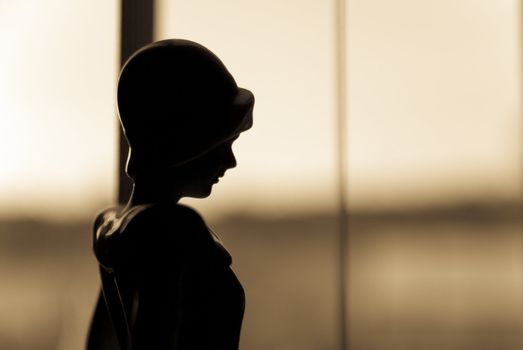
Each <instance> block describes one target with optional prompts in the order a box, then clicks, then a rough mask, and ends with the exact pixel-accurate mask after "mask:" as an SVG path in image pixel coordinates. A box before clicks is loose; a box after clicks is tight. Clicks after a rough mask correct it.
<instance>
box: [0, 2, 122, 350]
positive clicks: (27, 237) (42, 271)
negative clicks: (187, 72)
mask: <svg viewBox="0 0 523 350" xmlns="http://www.w3.org/2000/svg"><path fill="white" fill-rule="evenodd" d="M116 20H117V2H116V1H105V0H98V1H86V2H79V1H67V0H49V1H36V0H30V1H2V2H1V3H0V42H2V47H3V51H2V55H0V76H1V77H2V79H0V134H1V135H0V161H1V162H2V171H1V172H0V193H1V196H0V213H1V218H0V220H1V221H0V256H1V257H2V264H1V265H0V278H1V280H2V284H3V286H4V288H2V289H1V291H0V310H2V311H1V316H0V348H2V349H64V350H66V349H82V348H83V347H84V343H85V335H86V333H87V328H88V322H89V318H90V314H91V312H92V309H93V303H94V300H95V297H96V294H97V291H98V285H99V282H98V276H97V270H96V268H97V266H96V263H95V260H94V258H93V257H92V254H91V251H90V244H91V243H90V241H91V225H92V223H91V220H92V218H93V215H94V213H95V212H96V211H98V210H99V209H100V207H103V206H107V205H109V204H110V202H112V200H113V198H114V197H115V193H114V191H115V186H114V185H115V174H116V172H115V170H116V169H115V164H116V162H115V160H116V154H115V145H116V141H115V136H116V128H115V126H116V120H115V117H114V85H115V78H116V68H117V56H116V53H117V51H116V44H117V40H116V39H117V33H116V29H117V26H116V23H117V22H116Z"/></svg>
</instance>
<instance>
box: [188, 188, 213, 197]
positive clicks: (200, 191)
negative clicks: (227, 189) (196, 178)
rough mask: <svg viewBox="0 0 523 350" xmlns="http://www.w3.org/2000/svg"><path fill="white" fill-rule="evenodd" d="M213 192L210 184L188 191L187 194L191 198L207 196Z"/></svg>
mask: <svg viewBox="0 0 523 350" xmlns="http://www.w3.org/2000/svg"><path fill="white" fill-rule="evenodd" d="M211 193H212V185H211V186H208V187H206V188H199V189H198V190H197V191H192V192H191V193H188V194H187V195H186V196H187V197H191V198H200V199H203V198H207V197H209V196H210V195H211Z"/></svg>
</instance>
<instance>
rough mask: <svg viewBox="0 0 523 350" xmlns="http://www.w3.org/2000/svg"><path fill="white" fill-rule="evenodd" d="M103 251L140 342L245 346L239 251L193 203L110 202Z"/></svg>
mask: <svg viewBox="0 0 523 350" xmlns="http://www.w3.org/2000/svg"><path fill="white" fill-rule="evenodd" d="M95 232H97V239H96V241H95V252H96V254H97V257H98V259H99V261H100V263H101V264H102V265H104V266H105V269H106V271H111V273H114V275H115V276H116V278H117V282H118V286H119V289H120V294H121V296H122V299H123V304H124V309H125V312H126V314H127V315H128V322H129V324H130V329H131V334H132V342H133V349H152V348H157V349H177V350H185V349H199V350H236V349H238V343H239V335H240V328H241V323H242V318H243V310H244V292H243V288H242V286H241V284H240V283H239V281H238V279H237V278H236V276H235V274H234V273H233V271H232V270H231V268H230V265H231V256H230V255H229V253H228V252H227V250H226V249H225V248H224V247H223V245H222V244H221V241H220V240H219V238H218V237H217V236H216V235H215V234H214V233H212V231H210V230H209V229H208V228H207V226H206V225H205V223H204V222H203V220H202V219H201V218H200V216H199V215H198V214H197V213H196V212H194V211H193V210H192V209H190V208H188V207H185V206H180V205H173V206H169V207H159V206H141V207H134V208H131V209H130V210H128V211H126V212H125V213H119V212H118V210H116V209H114V210H107V211H105V212H104V213H102V214H101V215H100V217H99V218H98V219H97V222H96V223H95Z"/></svg>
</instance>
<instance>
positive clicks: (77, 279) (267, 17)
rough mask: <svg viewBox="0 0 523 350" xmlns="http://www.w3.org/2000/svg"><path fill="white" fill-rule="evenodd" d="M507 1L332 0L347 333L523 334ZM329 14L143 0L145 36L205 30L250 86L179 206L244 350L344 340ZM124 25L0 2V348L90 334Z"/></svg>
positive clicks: (439, 344)
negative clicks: (213, 256)
mask: <svg viewBox="0 0 523 350" xmlns="http://www.w3.org/2000/svg"><path fill="white" fill-rule="evenodd" d="M522 14H523V9H522V7H521V3H520V1H517V0H501V1H469V0H439V1H431V0H396V1H388V0H347V7H346V13H345V17H344V18H345V19H346V23H347V33H348V34H347V38H346V39H347V40H346V45H347V57H346V59H347V60H346V64H347V75H346V79H347V86H348V89H347V92H346V94H345V96H344V98H345V101H346V103H347V106H348V123H347V128H346V130H342V134H343V135H344V137H345V138H346V140H347V149H346V159H345V161H346V167H345V169H341V170H343V171H345V172H346V173H347V177H348V182H347V183H346V184H345V185H346V186H345V191H346V192H345V193H343V194H344V195H345V196H346V198H348V204H349V207H348V209H349V210H348V218H349V230H348V232H349V233H350V239H349V242H348V243H349V244H348V246H347V252H348V259H347V268H348V270H347V279H348V294H347V298H348V309H347V316H348V319H349V323H348V329H347V332H348V334H349V340H350V342H349V343H350V346H351V349H354V350H360V349H361V350H363V349H366V350H394V349H398V350H399V349H401V350H410V349H412V350H419V349H427V350H432V349H434V350H439V349H447V350H453V349H456V350H458V349H459V350H468V349H470V350H483V349H484V350H487V349H496V350H512V349H514V350H516V349H521V348H523V211H522V210H521V209H522V199H523V189H522V184H523V183H522V179H523V176H522V175H523V174H522V172H523V162H522V160H523V157H522V155H523V154H522V153H523V152H522V150H523V133H522V131H523V124H522V119H523V118H522V116H523V110H522V102H521V100H522V97H523V91H522V78H523V71H522V69H521V68H522V67H523V56H522V52H523V46H522V41H523V37H522V33H523V26H522V18H523V17H522ZM336 15H337V14H336V7H335V4H334V2H333V1H332V2H326V1H320V0H300V1H298V0H285V1H276V0H264V1H259V0H256V1H255V0H247V1H245V0H244V1H236V0H222V1H219V2H217V1H212V0H191V1H181V0H156V1H155V8H154V21H153V33H154V39H155V40H156V39H164V38H172V37H177V38H188V39H191V40H194V41H197V42H200V43H201V44H203V45H205V46H207V47H208V48H209V49H211V50H212V51H213V52H215V53H216V54H217V55H218V56H219V57H220V58H221V59H222V60H223V61H224V62H225V64H226V65H227V67H228V68H229V70H230V71H231V72H232V74H233V75H234V76H235V78H236V80H237V82H238V85H240V86H244V87H247V88H249V89H251V90H252V91H253V92H254V94H255V95H256V99H257V101H256V108H255V126H254V128H253V129H252V130H250V131H248V132H247V133H245V134H242V136H241V137H240V139H239V140H238V141H237V142H236V143H235V153H236V155H237V159H238V164H239V165H238V167H237V168H236V169H233V170H231V171H229V173H228V174H227V176H226V177H225V178H224V180H223V181H221V182H220V184H219V186H217V187H216V188H215V190H214V193H213V195H212V196H211V197H210V198H209V199H206V200H203V201H202V200H187V201H185V202H186V203H187V204H189V205H191V206H193V207H195V208H197V209H198V210H199V211H200V212H201V213H202V214H203V216H204V217H205V218H206V219H207V221H208V223H209V225H210V226H211V227H213V228H214V230H215V231H217V232H218V233H219V234H220V235H221V236H222V238H223V240H224V242H225V244H226V246H227V248H228V249H229V250H230V251H231V253H232V255H233V257H234V269H235V271H236V272H237V274H238V275H239V278H240V280H241V281H242V282H243V284H244V286H245V289H246V293H247V308H246V315H245V319H244V326H243V332H242V344H241V346H242V348H243V349H250V350H294V349H300V350H309V349H310V350H317V349H322V350H323V349H325V350H335V349H339V337H340V332H339V311H340V310H339V302H338V300H339V298H338V287H339V278H338V275H337V273H338V269H339V266H338V257H337V254H338V251H339V247H338V242H339V241H338V234H339V232H338V231H339V219H340V218H339V201H338V198H339V191H340V186H339V184H338V182H337V181H338V180H337V179H338V173H339V172H340V169H339V168H338V163H337V155H338V154H339V151H340V150H339V147H338V143H337V139H336V135H337V133H338V131H339V130H337V127H338V123H337V119H336V118H337V114H336V106H337V103H338V102H339V101H337V98H336V93H337V91H336V79H337V77H338V72H337V70H336V25H335V17H336ZM120 19H121V4H120V1H116V0H111V1H107V0H92V1H79V0H75V1H71V0H47V1H45V2H43V1H38V0H26V1H15V0H0V43H1V44H2V51H1V54H0V76H1V79H0V164H1V168H0V169H1V171H0V261H1V263H0V280H1V281H2V286H3V287H2V288H0V348H1V349H6V350H11V349H12V350H19V349H20V350H21V349H24V350H25V349H43V350H46V349H53V350H65V349H67V350H70V349H82V348H83V347H84V343H85V338H86V334H87V331H88V327H89V321H90V317H91V314H92V311H93V308H94V305H95V301H96V298H97V295H98V291H99V277H98V272H97V264H96V261H95V259H94V257H93V255H92V253H91V225H92V220H93V218H94V216H95V215H96V213H97V212H98V211H100V210H101V209H103V208H105V207H108V206H112V205H114V203H116V200H117V192H118V178H119V175H118V174H119V169H118V168H119V166H118V164H119V157H120V155H119V149H118V137H119V136H118V135H119V129H118V128H119V126H118V124H117V118H116V114H115V102H114V100H115V84H116V78H117V74H118V70H119V65H120V43H121V39H120ZM342 154H343V153H342ZM342 188H343V187H342Z"/></svg>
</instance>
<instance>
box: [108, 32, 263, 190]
mask: <svg viewBox="0 0 523 350" xmlns="http://www.w3.org/2000/svg"><path fill="white" fill-rule="evenodd" d="M117 99H118V112H119V116H120V121H121V123H122V127H123V129H124V133H125V136H126V138H127V141H128V142H129V146H130V152H129V158H128V162H127V168H126V171H127V174H128V175H129V176H130V177H131V178H132V179H133V180H134V181H135V183H136V184H138V183H147V182H154V183H156V184H158V183H161V185H162V186H163V187H165V186H170V187H172V188H173V190H174V191H177V192H181V193H179V196H180V197H183V196H191V197H206V196H208V195H209V194H210V189H211V187H212V184H213V182H215V180H216V178H217V176H220V175H223V173H224V172H225V171H226V170H227V169H228V168H231V167H234V166H235V165H236V161H235V159H234V155H233V154H232V150H231V146H232V142H233V141H234V139H236V138H237V137H238V135H239V134H240V133H241V132H242V131H245V130H247V129H248V128H250V127H251V125H252V109H253V105H254V96H253V95H252V93H251V92H250V91H248V90H246V89H242V88H239V87H238V86H237V84H236V82H235V80H234V78H233V77H232V75H231V74H230V73H229V72H228V70H227V69H226V68H225V66H224V65H223V63H222V62H221V61H220V60H219V59H218V57H216V56H215V55H214V54H213V53H212V52H211V51H209V50H208V49H206V48H205V47H203V46H201V45H199V44H197V43H194V42H191V41H187V40H179V39H172V40H163V41H159V42H156V43H152V44H149V45H147V46H145V47H144V48H142V49H140V50H139V51H137V52H136V53H135V54H134V55H133V56H131V58H129V60H128V61H127V62H126V64H125V65H124V67H123V68H122V71H121V73H120V78H119V81H118V96H117Z"/></svg>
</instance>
